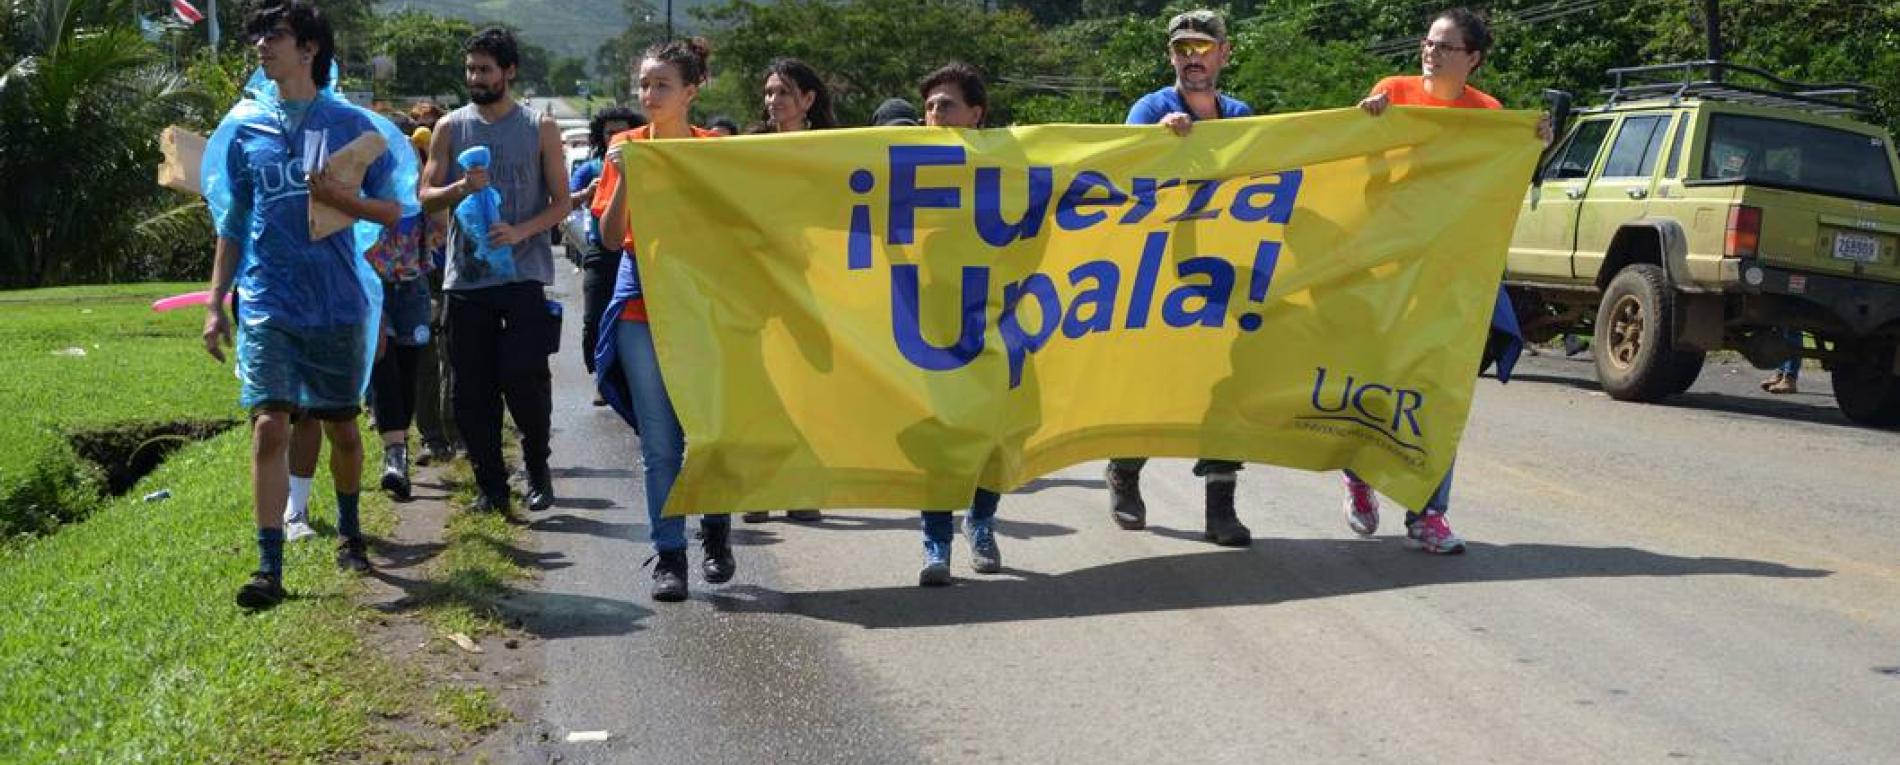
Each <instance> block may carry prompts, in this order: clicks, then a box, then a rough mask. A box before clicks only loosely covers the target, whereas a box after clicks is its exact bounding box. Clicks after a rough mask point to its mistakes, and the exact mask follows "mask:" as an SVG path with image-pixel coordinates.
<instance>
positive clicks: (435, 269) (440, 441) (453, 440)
mask: <svg viewBox="0 0 1900 765" xmlns="http://www.w3.org/2000/svg"><path fill="white" fill-rule="evenodd" d="M443 115H444V112H443V111H442V107H440V106H437V105H436V104H435V102H434V101H417V102H416V103H415V105H414V106H411V107H409V119H410V120H411V121H413V122H414V123H415V124H416V128H415V131H414V132H412V133H410V134H409V145H411V146H413V147H415V150H416V153H417V154H418V155H420V156H421V157H422V159H423V161H424V162H427V161H428V159H429V142H430V141H431V140H433V139H434V137H435V125H436V123H438V122H441V121H442V117H443ZM424 216H425V217H424V218H423V223H424V224H425V226H424V228H423V230H422V248H423V253H424V255H426V256H427V257H428V259H429V266H430V267H429V272H428V274H427V275H426V276H424V277H423V278H425V279H427V280H428V283H429V343H428V344H427V345H424V346H422V358H421V359H420V360H419V361H418V362H417V364H416V431H417V433H418V434H419V435H421V436H422V451H421V452H419V453H417V454H416V455H415V464H417V465H429V464H444V463H447V462H448V461H449V460H452V459H455V454H456V452H457V451H458V450H459V449H460V444H461V441H462V437H461V434H459V433H457V432H456V430H455V410H454V408H453V407H452V405H451V401H450V395H451V393H452V392H453V391H454V380H453V379H452V375H451V374H450V373H449V357H448V354H447V353H446V352H445V349H446V348H447V346H448V341H447V340H446V339H445V338H444V336H443V335H444V333H443V326H442V309H443V308H445V307H447V303H448V301H447V299H446V296H444V295H443V293H442V271H443V258H444V250H445V248H446V247H447V243H448V233H449V211H448V210H446V209H443V210H437V211H435V212H426V213H424Z"/></svg>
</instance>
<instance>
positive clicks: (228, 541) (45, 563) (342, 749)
mask: <svg viewBox="0 0 1900 765" xmlns="http://www.w3.org/2000/svg"><path fill="white" fill-rule="evenodd" d="M248 459H249V441H248V433H247V432H246V431H243V430H236V431H232V432H229V433H226V434H224V435H222V436H219V437H217V438H215V439H213V440H211V441H209V442H206V443H203V444H199V445H196V446H193V447H190V448H187V449H185V450H183V451H181V452H180V453H179V454H178V455H177V456H174V457H173V458H172V459H171V460H169V461H168V462H167V463H166V464H165V465H163V466H162V467H160V468H159V469H158V470H157V471H156V472H155V473H153V474H152V475H150V476H148V477H147V478H146V479H145V481H144V482H142V483H141V484H140V486H139V489H140V490H150V489H154V488H165V489H169V490H171V492H172V498H171V499H169V500H167V501H164V502H154V503H146V502H142V501H139V500H138V499H137V498H136V496H135V495H136V494H137V492H134V495H128V496H127V497H122V498H119V499H116V500H113V501H110V502H109V503H107V505H106V506H105V507H104V508H102V509H101V510H100V511H99V512H98V513H97V514H95V515H94V517H92V518H91V519H89V520H88V521H87V522H85V523H82V524H76V525H73V526H71V527H69V528H67V529H65V530H64V531H62V532H61V533H60V534H57V535H54V536H49V537H43V538H38V539H32V540H27V541H25V542H23V543H19V544H16V545H15V546H13V547H12V548H10V549H8V550H6V551H0V613H5V614H7V615H8V617H7V618H8V624H7V625H6V629H5V630H4V631H0V752H5V753H8V754H7V755H6V757H7V758H13V757H17V758H18V761H21V762H133V761H139V762H146V761H156V762H261V761H280V760H305V759H328V758H333V757H341V756H347V755H349V754H352V753H361V752H364V751H369V750H374V749H376V748H377V747H379V746H384V745H387V743H388V742H385V741H379V740H378V738H377V736H376V725H375V722H376V720H377V719H379V718H393V717H400V716H403V715H405V714H408V712H409V710H412V709H415V708H416V707H417V705H418V703H419V700H418V699H416V698H415V697H414V694H416V693H417V691H415V690H414V689H415V688H417V687H418V686H417V685H416V683H415V682H412V681H409V680H405V679H404V670H403V669H402V668H400V667H393V666H390V665H389V664H388V663H387V662H384V661H382V660H380V659H378V657H377V656H376V655H375V654H374V653H373V652H371V651H369V650H367V649H366V648H365V646H364V643H363V641H362V640H361V632H362V630H363V629H365V616H366V613H365V611H364V610H363V609H362V608H360V607H359V606H357V605H356V603H355V601H354V599H353V594H354V592H355V590H356V587H357V586H358V585H357V583H356V582H355V580H354V579H353V578H352V577H350V576H348V575H346V574H343V573H340V572H338V571H337V570H336V569H335V567H334V565H333V564H332V562H331V556H332V549H331V547H330V546H329V545H328V544H326V543H324V542H323V541H321V540H310V541H305V542H300V543H296V544H293V545H290V546H289V549H288V550H287V554H286V557H287V561H286V585H287V586H288V587H289V588H290V590H291V592H292V600H290V601H289V602H286V603H285V604H284V605H282V606H280V607H278V608H277V609H274V610H272V611H269V612H265V613H262V614H246V613H244V612H243V611H241V610H240V609H238V608H237V607H236V606H235V605H234V604H233V603H232V601H231V597H232V594H233V592H234V591H235V589H236V587H237V585H239V584H241V583H243V581H244V578H245V576H246V574H247V573H248V572H249V571H250V570H251V569H252V568H254V567H255V564H256V551H255V548H254V545H253V544H252V540H253V539H254V534H255V532H254V529H253V526H252V522H251V513H250V509H249V505H250V502H249V492H248V491H244V490H241V489H240V487H243V486H246V485H247V479H246V478H245V476H246V475H247V470H248ZM328 485H329V481H328V480H326V479H324V478H321V477H320V478H319V480H318V486H319V487H323V488H320V489H319V491H318V496H317V497H315V498H313V499H312V502H311V505H312V507H313V508H315V509H316V510H317V511H318V513H319V514H320V513H321V511H323V510H326V509H328V508H332V507H334V506H335V505H334V501H333V499H332V498H331V495H330V494H329V490H328V488H327V487H328ZM365 513H366V520H367V522H368V523H369V524H370V527H371V529H372V530H375V529H378V528H387V527H388V526H389V525H390V522H391V516H390V514H389V509H388V504H387V502H386V501H385V500H383V499H382V498H381V497H378V496H371V495H365ZM421 701H422V702H423V703H426V700H421Z"/></svg>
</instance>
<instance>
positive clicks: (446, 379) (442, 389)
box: [416, 268, 462, 449]
mask: <svg viewBox="0 0 1900 765" xmlns="http://www.w3.org/2000/svg"><path fill="white" fill-rule="evenodd" d="M429 296H430V298H431V304H430V305H431V307H430V310H429V328H430V330H431V332H430V334H431V337H430V338H429V344H428V345H425V346H422V360H421V361H420V362H418V363H417V365H416V430H418V431H421V432H422V443H423V444H424V445H426V446H429V447H443V448H455V449H459V448H461V444H462V434H461V433H458V432H456V429H455V409H454V407H453V406H452V405H451V401H450V396H451V395H452V394H453V393H454V391H455V376H454V375H452V374H450V373H449V354H448V342H449V341H448V317H447V316H445V315H444V314H446V313H448V309H449V298H448V295H447V294H446V293H444V292H443V291H442V269H439V268H438V269H436V270H434V271H430V272H429Z"/></svg>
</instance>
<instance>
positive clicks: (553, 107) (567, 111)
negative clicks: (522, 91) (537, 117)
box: [526, 98, 586, 119]
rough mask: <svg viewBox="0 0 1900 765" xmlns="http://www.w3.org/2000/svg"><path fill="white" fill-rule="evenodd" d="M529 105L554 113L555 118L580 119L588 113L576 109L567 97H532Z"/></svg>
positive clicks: (528, 100)
mask: <svg viewBox="0 0 1900 765" xmlns="http://www.w3.org/2000/svg"><path fill="white" fill-rule="evenodd" d="M526 100H527V102H528V107H529V108H531V109H534V110H535V111H538V112H541V113H542V114H550V115H553V116H554V118H555V119H580V118H582V117H584V116H586V115H583V114H581V113H580V112H579V111H576V110H575V109H574V107H573V106H572V105H569V104H568V102H567V99H565V98H530V99H526Z"/></svg>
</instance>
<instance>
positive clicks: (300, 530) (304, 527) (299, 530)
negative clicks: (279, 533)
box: [284, 521, 317, 542]
mask: <svg viewBox="0 0 1900 765" xmlns="http://www.w3.org/2000/svg"><path fill="white" fill-rule="evenodd" d="M316 535H317V530H316V529H313V528H310V524H308V523H304V522H302V521H284V541H286V542H295V541H297V540H299V539H303V538H304V537H314V536H316Z"/></svg>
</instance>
